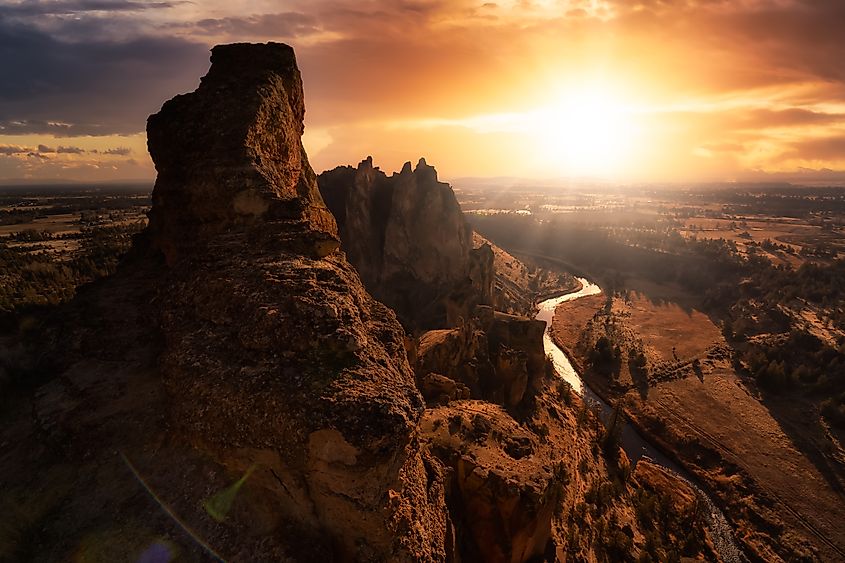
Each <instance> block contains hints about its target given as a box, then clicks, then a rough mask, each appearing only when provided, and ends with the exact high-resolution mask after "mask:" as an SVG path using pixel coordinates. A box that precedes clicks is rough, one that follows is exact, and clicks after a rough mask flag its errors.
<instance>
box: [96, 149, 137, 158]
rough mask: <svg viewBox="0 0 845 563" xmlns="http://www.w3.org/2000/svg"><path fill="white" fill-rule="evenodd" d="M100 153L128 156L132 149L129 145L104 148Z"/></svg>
mask: <svg viewBox="0 0 845 563" xmlns="http://www.w3.org/2000/svg"><path fill="white" fill-rule="evenodd" d="M101 154H108V155H115V156H129V155H130V154H132V149H130V148H129V147H116V148H113V149H106V150H104V151H102V153H101Z"/></svg>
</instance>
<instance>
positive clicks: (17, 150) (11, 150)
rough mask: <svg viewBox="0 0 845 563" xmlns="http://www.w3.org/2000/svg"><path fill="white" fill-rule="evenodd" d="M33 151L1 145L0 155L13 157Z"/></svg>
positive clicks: (16, 146) (15, 146)
mask: <svg viewBox="0 0 845 563" xmlns="http://www.w3.org/2000/svg"><path fill="white" fill-rule="evenodd" d="M31 150H32V149H28V148H25V147H20V146H18V145H0V154H2V155H6V156H11V155H13V154H26V153H28V152H30V151H31Z"/></svg>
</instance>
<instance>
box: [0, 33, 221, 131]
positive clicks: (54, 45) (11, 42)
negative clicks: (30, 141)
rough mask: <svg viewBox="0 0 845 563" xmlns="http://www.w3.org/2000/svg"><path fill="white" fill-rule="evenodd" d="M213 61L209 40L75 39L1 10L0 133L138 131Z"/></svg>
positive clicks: (187, 87)
mask: <svg viewBox="0 0 845 563" xmlns="http://www.w3.org/2000/svg"><path fill="white" fill-rule="evenodd" d="M207 65H208V51H207V48H206V47H205V46H203V45H199V44H197V43H193V42H190V41H187V40H184V39H177V38H168V37H139V38H134V39H129V40H126V41H103V40H96V39H94V40H92V39H88V38H86V37H80V38H78V40H77V41H74V42H68V41H62V40H58V39H55V38H54V37H51V36H50V35H48V34H47V33H44V32H42V31H38V30H36V29H34V28H33V27H28V26H25V25H21V24H12V23H10V22H9V21H8V20H6V19H3V18H2V17H0V75H2V76H4V77H6V78H5V79H3V80H0V134H6V135H10V134H11V135H14V134H29V133H46V134H53V135H57V136H71V135H110V134H132V133H137V132H140V131H143V130H144V128H145V123H146V118H147V116H148V115H149V114H150V113H153V112H155V111H157V110H158V108H159V107H160V106H161V103H162V102H163V101H165V100H166V99H168V98H170V97H172V96H173V95H174V94H176V93H178V92H184V91H190V90H193V89H194V88H195V87H196V84H197V76H199V75H200V74H201V73H202V69H204V68H206V67H207Z"/></svg>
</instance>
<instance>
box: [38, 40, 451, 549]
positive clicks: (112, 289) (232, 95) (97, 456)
mask: <svg viewBox="0 0 845 563" xmlns="http://www.w3.org/2000/svg"><path fill="white" fill-rule="evenodd" d="M211 62H212V64H211V69H210V70H209V72H208V74H207V75H206V76H205V77H203V79H202V82H201V84H200V86H199V88H198V89H197V90H196V91H195V92H192V93H190V94H184V95H180V96H176V97H175V98H173V99H172V100H170V101H168V102H167V103H165V104H164V106H163V107H162V109H161V111H160V112H159V113H157V114H156V115H153V116H151V117H150V119H149V122H148V139H149V149H150V154H151V155H152V157H153V160H154V162H155V165H156V169H157V171H158V178H157V180H156V185H155V189H154V192H153V208H152V211H151V212H150V223H149V228H148V229H147V231H146V232H145V233H143V235H142V236H141V237H140V238H139V239H138V241H137V244H136V247H135V248H134V250H133V253H132V257H131V259H130V260H129V262H128V263H126V264H124V265H123V267H122V268H121V271H120V272H119V273H118V275H117V276H115V277H114V278H112V279H109V280H106V281H105V282H103V283H101V284H99V285H98V286H96V287H93V288H91V289H90V290H89V291H88V292H86V293H85V294H84V295H83V296H81V297H80V298H79V299H77V300H76V301H75V302H74V303H72V304H71V305H70V306H69V307H68V309H67V310H66V311H65V312H64V313H63V314H64V315H65V321H66V324H65V323H61V325H63V326H57V327H56V328H55V330H54V333H60V332H67V331H71V334H70V338H69V339H67V338H65V339H64V343H63V344H61V354H60V358H59V359H58V360H57V361H56V364H57V369H59V371H60V376H59V377H57V378H53V379H52V381H51V383H50V384H49V385H47V386H46V387H45V388H44V389H42V390H41V391H39V392H38V394H37V395H36V398H35V403H34V407H33V410H34V412H35V413H37V414H36V421H35V423H34V424H35V426H34V428H33V432H34V433H35V432H47V433H48V435H50V436H52V440H54V441H55V442H56V443H59V444H63V446H62V447H63V448H64V449H65V452H64V454H63V456H67V457H66V459H65V460H64V461H63V462H62V463H66V464H69V465H70V466H72V467H73V468H74V474H76V475H83V477H81V478H80V479H79V480H77V481H74V480H73V479H71V482H73V483H75V484H74V486H73V487H72V489H71V490H66V491H65V492H64V493H62V495H61V499H62V500H61V502H63V503H65V504H66V506H67V510H66V514H67V516H66V518H63V519H62V521H61V522H59V523H51V524H50V526H49V527H50V529H51V530H58V531H56V532H55V533H56V535H61V536H62V538H63V541H64V543H60V542H55V543H49V542H48V545H49V546H50V549H51V550H53V551H52V555H53V557H54V559H53V560H63V559H66V557H67V556H69V555H70V552H69V551H67V552H66V551H63V549H71V548H72V547H73V545H74V544H75V543H78V542H81V541H82V540H83V536H84V535H85V534H88V533H90V530H91V529H98V528H100V527H102V523H101V522H102V520H103V519H104V518H106V519H107V518H114V519H115V522H120V521H125V519H126V518H127V517H129V515H133V516H132V517H133V518H134V517H135V516H134V514H138V515H141V516H139V517H142V515H143V514H149V513H150V512H155V509H151V508H150V506H149V505H150V504H151V501H150V499H148V498H147V497H146V496H145V494H144V488H145V486H146V487H147V488H148V490H150V491H153V492H154V496H153V499H155V501H156V502H158V503H160V504H161V506H162V507H166V508H164V510H162V509H159V510H160V512H159V513H157V517H155V518H152V519H151V524H150V525H149V526H152V528H153V531H152V532H151V534H152V535H155V534H157V533H159V534H160V533H165V534H169V535H170V536H171V537H173V538H174V539H176V541H177V542H178V543H179V544H182V545H183V549H186V550H188V551H190V550H191V549H196V548H197V547H198V546H199V548H200V549H199V550H200V551H202V546H204V545H206V544H207V546H208V549H206V551H209V550H213V551H214V553H216V554H218V555H219V556H220V557H223V558H225V559H229V558H232V557H235V558H241V559H249V560H280V559H284V558H286V557H293V558H294V559H297V560H310V559H320V558H324V557H327V556H328V557H330V558H334V559H341V560H366V561H371V560H383V561H387V560H408V561H411V560H415V561H416V560H420V559H431V560H445V559H446V558H447V551H448V539H447V538H448V535H449V533H450V529H451V525H450V524H449V520H448V514H447V511H446V507H445V503H444V491H443V472H442V469H441V466H440V464H439V463H437V462H436V461H434V460H433V459H432V458H431V457H430V456H429V455H428V453H427V452H426V451H425V449H424V448H423V447H422V446H421V445H420V443H419V440H418V437H417V425H418V421H419V419H420V417H421V415H422V412H423V401H422V399H421V397H420V394H419V392H418V391H417V388H416V386H415V381H414V374H413V371H412V370H411V367H410V366H409V364H408V360H407V356H406V353H405V348H404V344H403V338H404V331H403V330H402V327H401V326H400V325H399V323H398V322H397V320H396V317H395V315H394V314H393V312H392V311H391V310H390V309H388V308H387V307H385V306H384V305H382V304H381V303H379V302H378V301H376V300H374V299H373V298H372V297H370V295H369V294H368V293H367V292H366V291H365V290H364V287H363V285H362V284H361V281H360V279H359V277H358V274H357V273H356V272H355V270H354V269H353V268H352V266H351V265H350V264H349V263H348V262H347V261H346V259H345V257H344V255H343V254H341V253H338V252H336V250H337V248H338V244H339V243H338V237H337V229H336V224H335V221H334V218H333V217H332V215H331V214H330V213H329V211H328V210H327V209H326V207H325V205H324V204H323V201H322V198H321V196H320V193H319V191H318V189H317V184H316V176H315V174H314V173H313V171H312V170H311V167H310V165H309V164H308V160H307V157H306V155H305V151H304V149H303V147H302V143H301V140H300V139H301V135H302V132H303V116H304V101H303V92H302V83H301V79H300V75H299V71H298V70H297V66H296V61H295V58H294V53H293V50H292V49H291V48H290V47H288V46H286V45H281V44H266V45H247V44H235V45H223V46H218V47H215V48H214V49H213V50H212V56H211ZM439 266H440V264H439V263H438V264H432V265H430V268H436V267H439ZM428 271H429V272H430V273H431V272H432V270H428ZM432 275H433V274H432ZM103 303H106V304H108V306H101V304H103ZM85 309H87V311H86V312H85V313H82V311H83V310H85ZM115 317H117V318H115ZM56 340H57V341H62V340H63V337H62V336H60V335H58V334H57V336H56ZM108 373H111V375H106V374H108ZM103 378H105V379H103ZM25 457H26V456H25ZM29 457H31V456H29ZM32 463H33V471H34V474H36V475H41V476H42V477H43V478H47V477H44V475H45V473H44V471H45V470H44V468H43V467H38V463H37V461H36V460H35V459H32ZM92 464H93V465H92ZM92 467H102V468H104V469H102V470H100V471H99V472H98V471H97V470H92ZM86 468H87V470H92V475H93V476H94V480H92V479H91V478H89V477H84V475H85V470H86ZM243 475H248V479H247V480H246V482H245V485H244V484H242V486H241V488H240V489H239V490H240V493H239V494H238V498H239V499H242V500H243V502H241V503H234V500H231V499H230V501H228V505H233V506H235V508H232V511H231V513H228V514H227V513H226V511H224V510H222V509H220V507H219V506H218V504H215V502H216V501H214V499H215V498H216V497H215V496H214V494H215V489H216V488H217V489H218V490H221V489H223V488H224V487H225V485H226V482H227V481H229V483H231V482H234V481H236V480H237V479H238V477H241V476H243ZM133 477H135V478H137V479H138V481H139V482H138V483H135V486H134V487H133V486H132V485H131V484H127V479H128V480H129V481H133V480H134V479H133ZM103 479H105V480H106V481H109V480H111V481H112V482H113V483H121V486H120V487H111V488H109V487H103V485H102V484H100V483H101V482H102V480H103ZM86 491H87V492H88V494H90V495H92V496H93V497H101V499H100V505H101V507H102V509H103V512H102V514H101V515H98V514H97V511H96V510H92V507H91V506H86V503H85V502H84V501H82V500H80V495H82V498H84V496H85V495H86ZM209 499H211V501H210V500H209ZM212 501H214V502H212ZM209 502H211V504H209ZM233 503H234V504H233ZM223 504H226V503H225V502H224V503H223ZM106 506H111V507H112V508H111V509H106V508H105V507H106ZM203 507H205V509H204V508H203ZM209 507H210V508H209ZM167 510H171V512H172V513H173V514H178V515H179V519H173V521H168V520H170V519H168V518H167V516H166V515H167ZM218 520H219V521H218ZM180 522H181V523H184V527H185V529H187V530H188V531H189V533H188V534H187V535H186V534H184V533H180V532H179V531H178V530H176V531H174V530H173V528H174V527H177V528H178V524H179V523H180ZM149 526H148V527H149ZM59 528H60V529H59ZM105 529H106V532H105V533H107V534H111V536H114V537H116V538H117V537H119V538H122V539H121V540H120V541H126V542H133V541H136V540H137V541H141V540H139V539H138V538H136V537H130V536H131V534H129V535H128V536H127V534H128V532H127V530H125V529H123V527H121V529H120V530H118V529H116V528H115V527H114V526H113V525H111V526H109V525H107V526H105ZM145 529H146V528H145ZM162 530H164V532H162ZM145 533H146V532H145ZM111 536H110V537H111ZM318 537H319V538H320V539H319V540H317V539H316V538H318ZM192 540H193V541H192ZM115 541H117V540H115ZM185 544H187V545H188V547H184V545H185Z"/></svg>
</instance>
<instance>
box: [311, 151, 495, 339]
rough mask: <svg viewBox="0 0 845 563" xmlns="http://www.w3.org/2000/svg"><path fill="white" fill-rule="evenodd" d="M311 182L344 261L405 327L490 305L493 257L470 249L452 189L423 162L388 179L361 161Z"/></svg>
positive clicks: (440, 322)
mask: <svg viewBox="0 0 845 563" xmlns="http://www.w3.org/2000/svg"><path fill="white" fill-rule="evenodd" d="M318 182H319V186H320V191H321V193H322V195H323V198H324V199H325V201H326V205H327V206H328V207H329V209H331V211H332V213H334V215H335V217H336V218H337V222H338V226H339V232H340V238H341V240H342V241H343V250H344V251H345V252H346V254H347V256H348V257H349V261H350V262H351V263H352V264H353V265H354V266H355V268H356V269H357V270H358V272H359V273H360V274H361V279H362V281H363V282H364V285H365V286H366V287H367V289H368V290H369V291H370V293H372V294H373V296H374V297H376V298H377V299H379V300H380V301H382V302H383V303H385V304H386V305H388V306H389V307H391V308H392V309H393V310H395V311H396V313H397V315H398V316H399V318H400V320H401V321H402V322H403V324H404V325H405V327H406V328H408V329H409V330H413V329H430V328H439V327H442V326H445V325H451V324H455V323H457V322H458V319H460V318H467V317H468V315H469V314H470V313H471V311H472V309H473V308H474V307H475V305H478V304H483V305H492V303H493V283H494V279H493V255H492V252H490V249H489V248H483V247H482V248H479V249H475V248H473V244H472V229H471V228H470V227H469V224H468V223H467V222H466V220H465V218H464V216H463V214H462V213H461V209H460V206H459V205H458V202H457V200H456V199H455V195H454V193H453V192H452V188H451V187H450V186H449V184H446V183H444V182H440V181H438V179H437V171H436V170H435V169H434V167H432V166H430V165H428V164H427V163H426V161H425V159H422V158H421V159H420V160H419V162H418V163H417V165H416V167H413V168H412V167H411V163H410V162H406V163H405V166H404V167H403V168H402V170H401V171H400V172H398V173H394V174H393V175H391V176H387V175H386V174H385V173H384V172H382V171H381V170H380V169H379V168H377V167H374V166H373V160H372V158H371V157H368V158H366V159H365V160H363V161H362V162H361V163H360V164H359V165H358V167H357V168H353V167H351V166H339V167H337V168H335V169H333V170H329V171H326V172H323V173H322V174H320V176H319V178H318Z"/></svg>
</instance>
